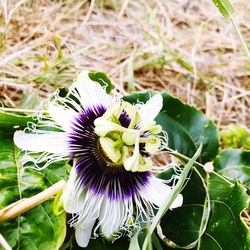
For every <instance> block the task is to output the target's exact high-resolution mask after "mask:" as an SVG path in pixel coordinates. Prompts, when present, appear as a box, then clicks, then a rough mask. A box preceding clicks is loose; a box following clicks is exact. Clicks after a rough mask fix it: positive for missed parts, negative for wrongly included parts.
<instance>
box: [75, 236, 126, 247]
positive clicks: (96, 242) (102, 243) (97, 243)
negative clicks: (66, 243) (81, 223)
mask: <svg viewBox="0 0 250 250" xmlns="http://www.w3.org/2000/svg"><path fill="white" fill-rule="evenodd" d="M128 247H129V241H128V239H127V238H121V239H117V240H116V241H114V242H113V243H112V242H110V241H106V240H104V239H103V238H100V237H99V238H97V239H93V240H90V242H89V244H88V246H87V247H86V248H82V247H80V246H78V245H77V243H76V240H75V238H74V237H73V238H72V239H71V241H70V249H71V250H78V249H86V250H117V249H119V250H128Z"/></svg>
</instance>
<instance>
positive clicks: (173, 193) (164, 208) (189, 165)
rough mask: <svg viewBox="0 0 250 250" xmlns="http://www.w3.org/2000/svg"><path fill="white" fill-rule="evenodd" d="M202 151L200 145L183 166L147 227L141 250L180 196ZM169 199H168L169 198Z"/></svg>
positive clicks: (145, 246) (144, 249)
mask: <svg viewBox="0 0 250 250" xmlns="http://www.w3.org/2000/svg"><path fill="white" fill-rule="evenodd" d="M201 150H202V144H200V146H199V148H198V149H197V151H196V153H195V154H194V156H193V157H192V158H191V159H190V160H189V161H188V163H187V164H186V165H185V167H184V169H183V171H182V173H181V175H180V179H179V181H178V182H177V184H176V185H175V187H174V188H173V189H172V191H171V193H170V194H169V196H168V197H167V198H166V200H165V201H164V202H163V205H162V206H161V207H160V208H159V210H158V212H157V214H156V215H155V217H154V219H153V221H152V224H151V225H150V227H149V230H148V233H147V236H146V238H145V240H144V243H143V247H142V250H147V246H148V243H149V242H150V239H151V236H152V234H153V232H154V230H155V228H156V226H157V224H158V223H159V220H160V219H161V218H162V216H163V215H164V214H165V213H166V212H167V210H168V209H169V208H170V206H171V204H172V203H173V202H174V200H175V199H176V197H177V196H178V195H179V194H180V192H181V189H182V187H183V185H184V183H185V180H186V178H187V175H188V173H189V171H190V170H191V168H192V166H193V164H194V163H195V161H196V159H197V158H198V157H199V155H200V153H201ZM169 197H170V198H169Z"/></svg>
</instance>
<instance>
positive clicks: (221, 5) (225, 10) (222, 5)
mask: <svg viewBox="0 0 250 250" xmlns="http://www.w3.org/2000/svg"><path fill="white" fill-rule="evenodd" d="M213 2H214V4H215V5H216V7H217V8H218V9H219V11H220V13H221V14H222V15H223V16H224V17H225V18H232V17H233V15H234V14H235V11H234V7H233V6H232V4H231V3H230V1H229V0H213Z"/></svg>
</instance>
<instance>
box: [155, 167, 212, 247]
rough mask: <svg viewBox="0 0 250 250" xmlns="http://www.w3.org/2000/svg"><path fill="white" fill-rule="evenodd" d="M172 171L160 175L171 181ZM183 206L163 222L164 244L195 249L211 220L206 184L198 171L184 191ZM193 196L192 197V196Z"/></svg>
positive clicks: (172, 212) (191, 177) (168, 215)
mask: <svg viewBox="0 0 250 250" xmlns="http://www.w3.org/2000/svg"><path fill="white" fill-rule="evenodd" d="M171 170H172V169H167V170H166V171H164V172H162V173H160V174H159V175H158V177H159V178H161V179H166V180H167V179H169V178H170V177H171V176H172V175H173V174H174V173H172V171H171ZM181 193H182V195H183V197H184V202H183V205H182V206H181V207H179V208H176V209H174V210H171V211H169V212H168V213H167V214H165V216H164V217H163V218H162V220H161V227H162V231H163V234H164V235H165V236H166V238H165V239H164V242H166V244H168V245H170V246H175V247H186V248H187V249H188V248H189V249H190V247H194V246H195V245H196V244H197V242H198V240H199V238H200V237H201V236H202V234H203V233H204V231H205V229H206V225H207V222H208V219H209V211H210V203H209V196H208V193H207V190H206V186H205V183H204V181H203V179H202V178H201V176H200V174H199V172H198V171H197V170H195V169H194V170H193V172H192V175H191V176H190V178H189V181H188V182H187V184H186V186H185V188H184V190H183V191H182V192H181ZM191 194H192V195H191Z"/></svg>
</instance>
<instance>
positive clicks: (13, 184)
mask: <svg viewBox="0 0 250 250" xmlns="http://www.w3.org/2000/svg"><path fill="white" fill-rule="evenodd" d="M0 142H1V144H0V209H2V208H4V207H6V206H7V205H9V204H11V203H13V202H15V201H17V200H19V199H21V198H26V197H31V196H33V195H35V194H37V193H38V192H40V191H42V190H44V189H46V188H48V187H49V186H51V184H52V183H54V182H56V181H58V180H59V179H61V178H66V175H67V173H66V164H65V162H61V163H58V164H55V165H53V166H51V168H50V167H49V168H48V170H47V172H46V171H45V172H38V171H35V170H31V169H26V170H25V171H23V168H22V166H21V165H20V157H21V154H22V153H21V152H20V150H19V149H18V148H17V147H15V146H14V144H13V139H12V134H11V133H5V134H3V133H0ZM50 171H53V174H52V173H51V172H50ZM52 204H53V200H51V201H47V202H44V203H42V204H41V205H39V206H37V207H35V208H33V209H32V210H30V211H28V212H26V213H24V214H23V215H20V216H18V217H17V218H15V219H13V220H10V221H5V222H2V223H1V224H0V233H1V234H2V235H3V236H4V238H5V239H6V240H7V242H8V243H9V245H10V246H11V247H12V248H13V249H22V250H25V249H27V250H33V249H41V250H43V249H50V250H53V249H59V247H60V246H61V244H62V243H63V241H64V238H65V234H66V215H65V213H62V214H60V215H59V216H55V215H54V213H53V208H52ZM0 249H1V247H0Z"/></svg>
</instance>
